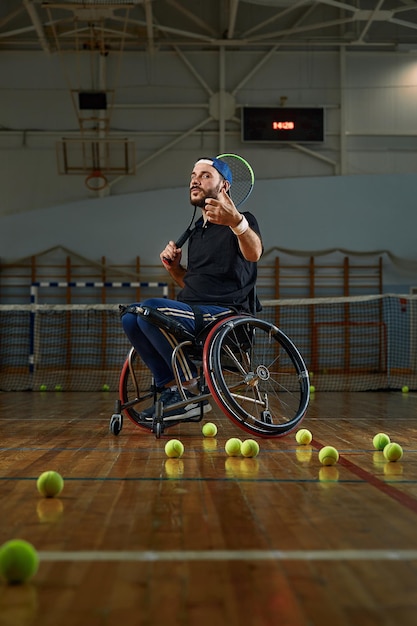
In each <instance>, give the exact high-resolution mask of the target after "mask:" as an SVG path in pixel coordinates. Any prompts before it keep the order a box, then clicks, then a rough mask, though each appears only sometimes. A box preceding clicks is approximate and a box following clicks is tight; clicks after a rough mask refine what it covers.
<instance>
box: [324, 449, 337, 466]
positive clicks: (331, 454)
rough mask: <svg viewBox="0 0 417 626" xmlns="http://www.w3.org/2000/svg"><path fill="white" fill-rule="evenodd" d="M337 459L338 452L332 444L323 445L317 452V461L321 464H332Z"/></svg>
mask: <svg viewBox="0 0 417 626" xmlns="http://www.w3.org/2000/svg"><path fill="white" fill-rule="evenodd" d="M338 460H339V453H338V451H337V450H336V448H334V447H333V446H324V448H322V449H321V450H320V452H319V461H320V463H321V464H322V465H334V464H335V463H337V462H338Z"/></svg>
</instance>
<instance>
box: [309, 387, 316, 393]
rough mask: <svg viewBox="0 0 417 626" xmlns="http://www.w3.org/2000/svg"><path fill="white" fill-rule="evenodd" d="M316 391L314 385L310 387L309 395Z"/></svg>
mask: <svg viewBox="0 0 417 626" xmlns="http://www.w3.org/2000/svg"><path fill="white" fill-rule="evenodd" d="M315 391H316V388H315V386H314V385H310V393H314V392H315Z"/></svg>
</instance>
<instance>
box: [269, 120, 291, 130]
mask: <svg viewBox="0 0 417 626" xmlns="http://www.w3.org/2000/svg"><path fill="white" fill-rule="evenodd" d="M294 128H295V122H272V130H294Z"/></svg>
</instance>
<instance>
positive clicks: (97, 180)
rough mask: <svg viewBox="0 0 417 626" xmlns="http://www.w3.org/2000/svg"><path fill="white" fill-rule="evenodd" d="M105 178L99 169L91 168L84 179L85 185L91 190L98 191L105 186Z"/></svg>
mask: <svg viewBox="0 0 417 626" xmlns="http://www.w3.org/2000/svg"><path fill="white" fill-rule="evenodd" d="M107 185H108V183H107V178H106V177H105V176H104V174H103V172H101V171H100V170H93V171H92V172H91V174H89V175H88V176H87V178H86V179H85V186H86V187H87V189H90V190H91V191H100V190H101V189H105V188H106V187H107Z"/></svg>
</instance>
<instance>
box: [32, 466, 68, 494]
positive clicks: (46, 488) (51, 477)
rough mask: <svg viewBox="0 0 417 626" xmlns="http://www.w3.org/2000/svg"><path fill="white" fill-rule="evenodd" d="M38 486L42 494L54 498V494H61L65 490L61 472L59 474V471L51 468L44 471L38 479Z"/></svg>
mask: <svg viewBox="0 0 417 626" xmlns="http://www.w3.org/2000/svg"><path fill="white" fill-rule="evenodd" d="M36 486H37V488H38V491H39V493H40V494H41V496H46V497H47V498H53V497H54V496H57V495H59V494H60V493H61V491H62V490H63V488H64V479H63V478H62V476H61V474H58V472H54V471H53V470H50V471H48V472H42V474H41V475H40V476H39V478H38V480H37V481H36Z"/></svg>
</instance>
